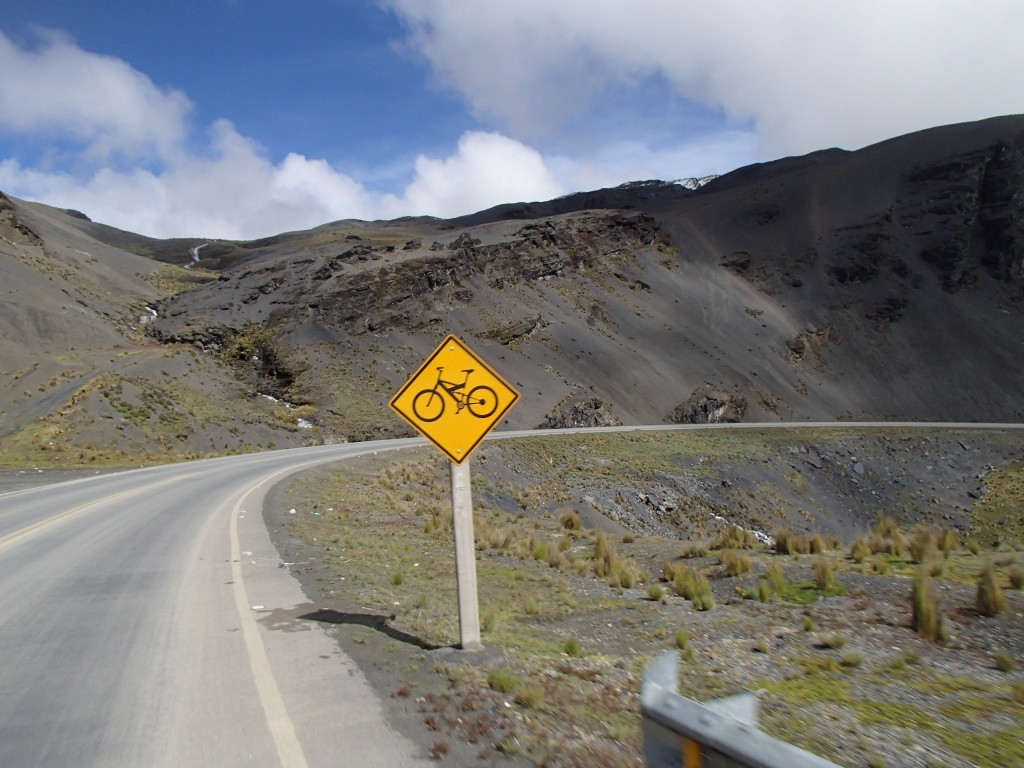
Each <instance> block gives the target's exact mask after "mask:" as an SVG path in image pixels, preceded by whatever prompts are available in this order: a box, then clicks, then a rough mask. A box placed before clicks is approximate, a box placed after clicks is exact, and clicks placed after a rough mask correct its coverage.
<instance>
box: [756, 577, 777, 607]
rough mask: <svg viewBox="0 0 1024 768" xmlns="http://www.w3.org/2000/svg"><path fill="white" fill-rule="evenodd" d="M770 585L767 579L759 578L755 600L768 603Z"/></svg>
mask: <svg viewBox="0 0 1024 768" xmlns="http://www.w3.org/2000/svg"><path fill="white" fill-rule="evenodd" d="M773 594H774V593H773V592H772V588H771V585H770V584H769V583H768V579H761V580H760V581H758V582H757V600H758V602H760V603H770V602H771V601H772V595H773Z"/></svg>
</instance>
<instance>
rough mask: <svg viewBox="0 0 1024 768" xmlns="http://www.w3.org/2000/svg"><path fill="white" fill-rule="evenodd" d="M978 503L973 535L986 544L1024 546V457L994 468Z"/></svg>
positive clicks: (1018, 547) (990, 546)
mask: <svg viewBox="0 0 1024 768" xmlns="http://www.w3.org/2000/svg"><path fill="white" fill-rule="evenodd" d="M985 485H986V488H987V493H986V494H985V496H984V498H982V499H980V500H979V501H978V502H977V503H976V504H975V505H974V525H973V529H972V534H973V536H974V537H975V538H976V539H977V540H978V541H979V542H980V543H981V544H982V545H983V546H985V547H989V548H995V547H999V546H1002V545H1006V546H1009V547H1012V548H1016V549H1020V548H1021V547H1022V546H1024V514H1021V512H1022V510H1024V460H1020V461H1016V462H1014V463H1013V464H1010V465H1008V466H1006V467H999V468H996V469H994V470H993V471H991V472H990V473H989V474H988V476H987V477H986V478H985Z"/></svg>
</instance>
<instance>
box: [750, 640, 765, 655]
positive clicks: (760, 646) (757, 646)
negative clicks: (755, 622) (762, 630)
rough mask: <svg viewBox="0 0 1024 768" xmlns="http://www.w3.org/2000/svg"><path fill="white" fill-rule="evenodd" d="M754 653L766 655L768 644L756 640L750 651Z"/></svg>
mask: <svg viewBox="0 0 1024 768" xmlns="http://www.w3.org/2000/svg"><path fill="white" fill-rule="evenodd" d="M752 650H753V651H754V653H768V643H767V641H765V640H758V641H757V642H756V643H754V647H753V649H752Z"/></svg>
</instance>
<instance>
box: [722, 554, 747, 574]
mask: <svg viewBox="0 0 1024 768" xmlns="http://www.w3.org/2000/svg"><path fill="white" fill-rule="evenodd" d="M718 562H720V563H721V564H722V567H723V568H724V569H725V573H726V574H727V575H729V576H739V575H740V574H743V573H749V572H750V555H747V554H744V553H742V552H737V551H736V550H735V549H726V550H723V551H722V552H721V553H720V554H719V555H718Z"/></svg>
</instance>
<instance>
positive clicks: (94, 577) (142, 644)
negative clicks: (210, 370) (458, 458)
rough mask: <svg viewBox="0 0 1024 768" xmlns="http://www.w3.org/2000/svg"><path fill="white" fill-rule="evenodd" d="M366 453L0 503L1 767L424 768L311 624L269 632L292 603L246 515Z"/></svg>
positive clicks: (152, 478) (265, 457)
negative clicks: (309, 476) (306, 474)
mask: <svg viewBox="0 0 1024 768" xmlns="http://www.w3.org/2000/svg"><path fill="white" fill-rule="evenodd" d="M421 442H422V441H419V440H416V441H390V442H389V443H388V444H387V447H388V448H394V447H401V446H402V445H410V444H418V443H421ZM382 448H384V445H383V444H381V443H361V444H356V445H342V446H323V447H318V448H303V449H297V450H292V451H278V452H271V453H264V454H257V455H253V456H244V457H231V458H225V459H214V460H210V461H200V462H193V463H188V464H178V465H172V466H164V467H155V468H151V469H143V470H134V471H130V472H123V473H118V474H114V475H103V476H97V477H94V478H89V479H86V480H77V481H72V482H69V483H62V484H59V485H54V486H47V487H42V488H34V489H30V490H26V491H18V492H14V493H8V494H3V495H2V496H0V662H2V664H0V766H5V768H20V767H21V766H48V767H50V766H72V765H73V766H186V765H191V766H200V765H217V766H234V765H246V766H289V767H294V768H301V767H302V766H307V765H309V766H320V765H323V766H327V765H330V766H337V765H358V766H374V765H378V766H394V765H409V764H416V763H418V762H419V761H420V760H421V759H422V760H423V761H424V762H426V756H425V755H422V754H420V753H419V752H418V751H417V750H416V748H415V747H414V746H413V745H412V744H411V743H409V742H407V741H406V740H405V739H403V738H402V737H401V736H400V735H399V734H397V733H394V732H392V731H391V730H390V729H389V728H388V727H387V725H386V724H385V723H384V718H383V715H382V710H381V706H380V704H379V702H378V700H377V698H376V697H375V695H374V694H373V692H372V691H371V690H370V688H369V687H368V685H367V683H366V681H365V679H364V678H363V677H362V675H361V674H360V672H359V670H358V668H356V666H355V665H354V664H353V662H352V661H351V660H350V659H348V658H347V657H345V656H344V655H342V654H341V652H340V651H339V649H338V646H337V644H336V643H335V642H334V641H332V640H331V639H330V638H329V637H328V636H327V635H326V634H325V633H324V631H323V630H322V629H321V628H320V626H319V625H317V624H315V623H314V622H310V621H298V620H293V621H290V622H288V621H284V623H283V625H282V620H281V617H282V616H283V617H285V618H286V619H287V617H288V615H289V611H294V612H295V613H301V612H302V611H301V609H299V607H300V606H302V604H303V603H305V602H306V598H305V597H304V596H303V594H302V592H301V590H300V588H299V586H298V582H297V581H296V580H295V579H293V578H292V577H291V576H290V575H289V574H288V571H287V569H285V568H281V567H279V566H280V564H281V560H280V558H279V557H278V555H277V552H276V550H274V548H273V546H272V545H271V543H270V539H269V536H268V534H267V530H266V527H265V525H264V523H263V517H262V515H261V514H260V510H261V505H262V498H263V495H264V493H265V492H266V490H267V489H268V488H269V487H270V486H271V485H272V484H273V483H275V482H277V481H278V480H280V479H281V478H282V477H284V476H285V475H287V474H289V473H291V472H295V471H298V470H300V469H304V468H307V467H309V466H312V465H314V464H318V463H323V462H325V461H332V460H336V459H338V458H343V457H347V456H352V455H355V454H357V453H364V452H367V451H374V450H378V449H382ZM254 606H256V607H254ZM271 609H273V611H272V613H271ZM296 609H299V610H296ZM271 619H273V620H274V621H271ZM283 629H287V630H288V631H283Z"/></svg>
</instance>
